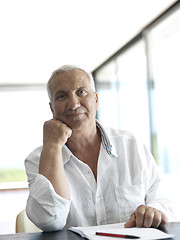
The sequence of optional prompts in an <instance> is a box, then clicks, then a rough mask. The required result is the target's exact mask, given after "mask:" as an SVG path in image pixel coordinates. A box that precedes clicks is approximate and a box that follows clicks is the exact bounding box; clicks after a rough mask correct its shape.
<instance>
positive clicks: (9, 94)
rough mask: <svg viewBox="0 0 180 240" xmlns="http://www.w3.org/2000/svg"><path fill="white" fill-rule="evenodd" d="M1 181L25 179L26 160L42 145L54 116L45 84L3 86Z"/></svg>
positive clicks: (0, 106) (0, 92) (0, 103)
mask: <svg viewBox="0 0 180 240" xmlns="http://www.w3.org/2000/svg"><path fill="white" fill-rule="evenodd" d="M0 109H1V124H0V133H1V137H0V146H1V151H0V182H8V181H14V182H16V181H26V176H25V172H24V160H25V158H26V157H27V156H28V154H29V153H30V152H31V151H32V150H33V149H34V148H36V147H38V146H39V145H42V137H43V123H44V121H46V120H48V119H50V118H51V112H50V109H49V106H48V96H47V93H46V89H45V87H40V88H39V87H36V88H27V87H26V88H22V87H21V88H15V87H13V88H9V87H8V88H5V89H2V88H1V89H0Z"/></svg>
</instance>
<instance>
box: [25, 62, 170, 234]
mask: <svg viewBox="0 0 180 240" xmlns="http://www.w3.org/2000/svg"><path fill="white" fill-rule="evenodd" d="M47 90H48V94H49V98H50V108H51V111H52V115H53V118H52V119H51V120H49V121H47V122H45V123H44V130H43V131H44V132H43V146H41V147H38V148H37V149H35V150H34V151H33V152H32V153H31V154H30V155H29V156H28V157H27V159H26V160H25V166H26V172H27V176H28V182H29V189H30V193H29V198H28V201H27V207H26V212H27V215H28V217H29V218H30V219H31V221H32V222H34V223H35V224H36V225H37V227H39V228H40V229H42V230H43V231H56V230H61V229H67V228H68V227H70V226H92V225H101V224H112V223H118V222H125V227H134V226H137V227H155V228H156V227H158V226H160V225H163V224H164V223H166V222H167V221H168V219H169V220H172V216H173V209H172V207H171V204H170V202H169V201H168V200H167V199H166V198H165V197H163V196H162V194H161V189H160V177H159V174H158V170H157V166H156V163H155V161H154V159H153V157H152V155H151V153H150V152H149V151H148V150H147V148H146V147H145V146H144V145H141V144H140V143H139V142H138V141H137V140H136V139H135V137H134V136H133V135H132V134H131V133H129V132H126V131H122V130H117V129H112V128H105V127H103V126H102V125H101V124H100V123H99V122H98V121H97V120H96V111H97V109H98V94H97V92H96V91H95V86H94V81H93V78H92V76H91V74H89V73H88V72H86V71H85V70H84V69H82V68H80V67H78V66H72V65H65V66H62V67H61V68H59V69H57V70H56V71H55V72H53V73H52V75H51V77H50V79H49V81H48V84H47ZM107 111H108V109H107Z"/></svg>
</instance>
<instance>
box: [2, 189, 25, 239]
mask: <svg viewBox="0 0 180 240" xmlns="http://www.w3.org/2000/svg"><path fill="white" fill-rule="evenodd" d="M27 197H28V190H26V189H24V190H3V191H0V234H9V233H15V222H16V216H17V214H18V213H19V212H20V211H21V210H22V209H24V208H25V206H26V200H27Z"/></svg>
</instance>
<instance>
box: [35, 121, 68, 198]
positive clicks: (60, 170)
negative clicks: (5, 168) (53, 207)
mask: <svg viewBox="0 0 180 240" xmlns="http://www.w3.org/2000/svg"><path fill="white" fill-rule="evenodd" d="M71 134H72V130H71V129H70V128H69V127H68V126H67V125H66V124H64V123H62V122H61V121H60V120H56V119H52V120H50V121H47V122H45V123H44V137H43V149H42V152H41V157H40V163H39V173H40V174H42V175H43V176H45V177H46V178H47V179H48V180H49V181H50V182H51V183H52V185H53V187H54V189H55V191H56V193H57V194H59V195H60V196H61V197H63V198H65V199H70V189H69V184H68V182H67V178H66V174H65V171H64V163H63V159H62V148H63V146H64V144H65V143H66V142H67V140H68V138H69V137H70V136H71Z"/></svg>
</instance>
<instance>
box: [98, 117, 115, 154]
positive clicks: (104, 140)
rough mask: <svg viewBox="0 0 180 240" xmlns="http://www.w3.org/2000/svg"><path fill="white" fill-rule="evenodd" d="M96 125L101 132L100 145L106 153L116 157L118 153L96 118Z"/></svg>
mask: <svg viewBox="0 0 180 240" xmlns="http://www.w3.org/2000/svg"><path fill="white" fill-rule="evenodd" d="M96 126H97V127H98V129H99V131H100V133H101V140H102V145H103V147H104V148H105V150H106V152H107V154H109V155H113V156H115V157H117V156H118V155H117V153H116V150H115V147H114V145H113V144H112V143H111V141H110V138H109V137H108V134H107V132H106V130H105V129H104V128H103V126H102V125H101V124H100V122H99V121H98V120H96Z"/></svg>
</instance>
